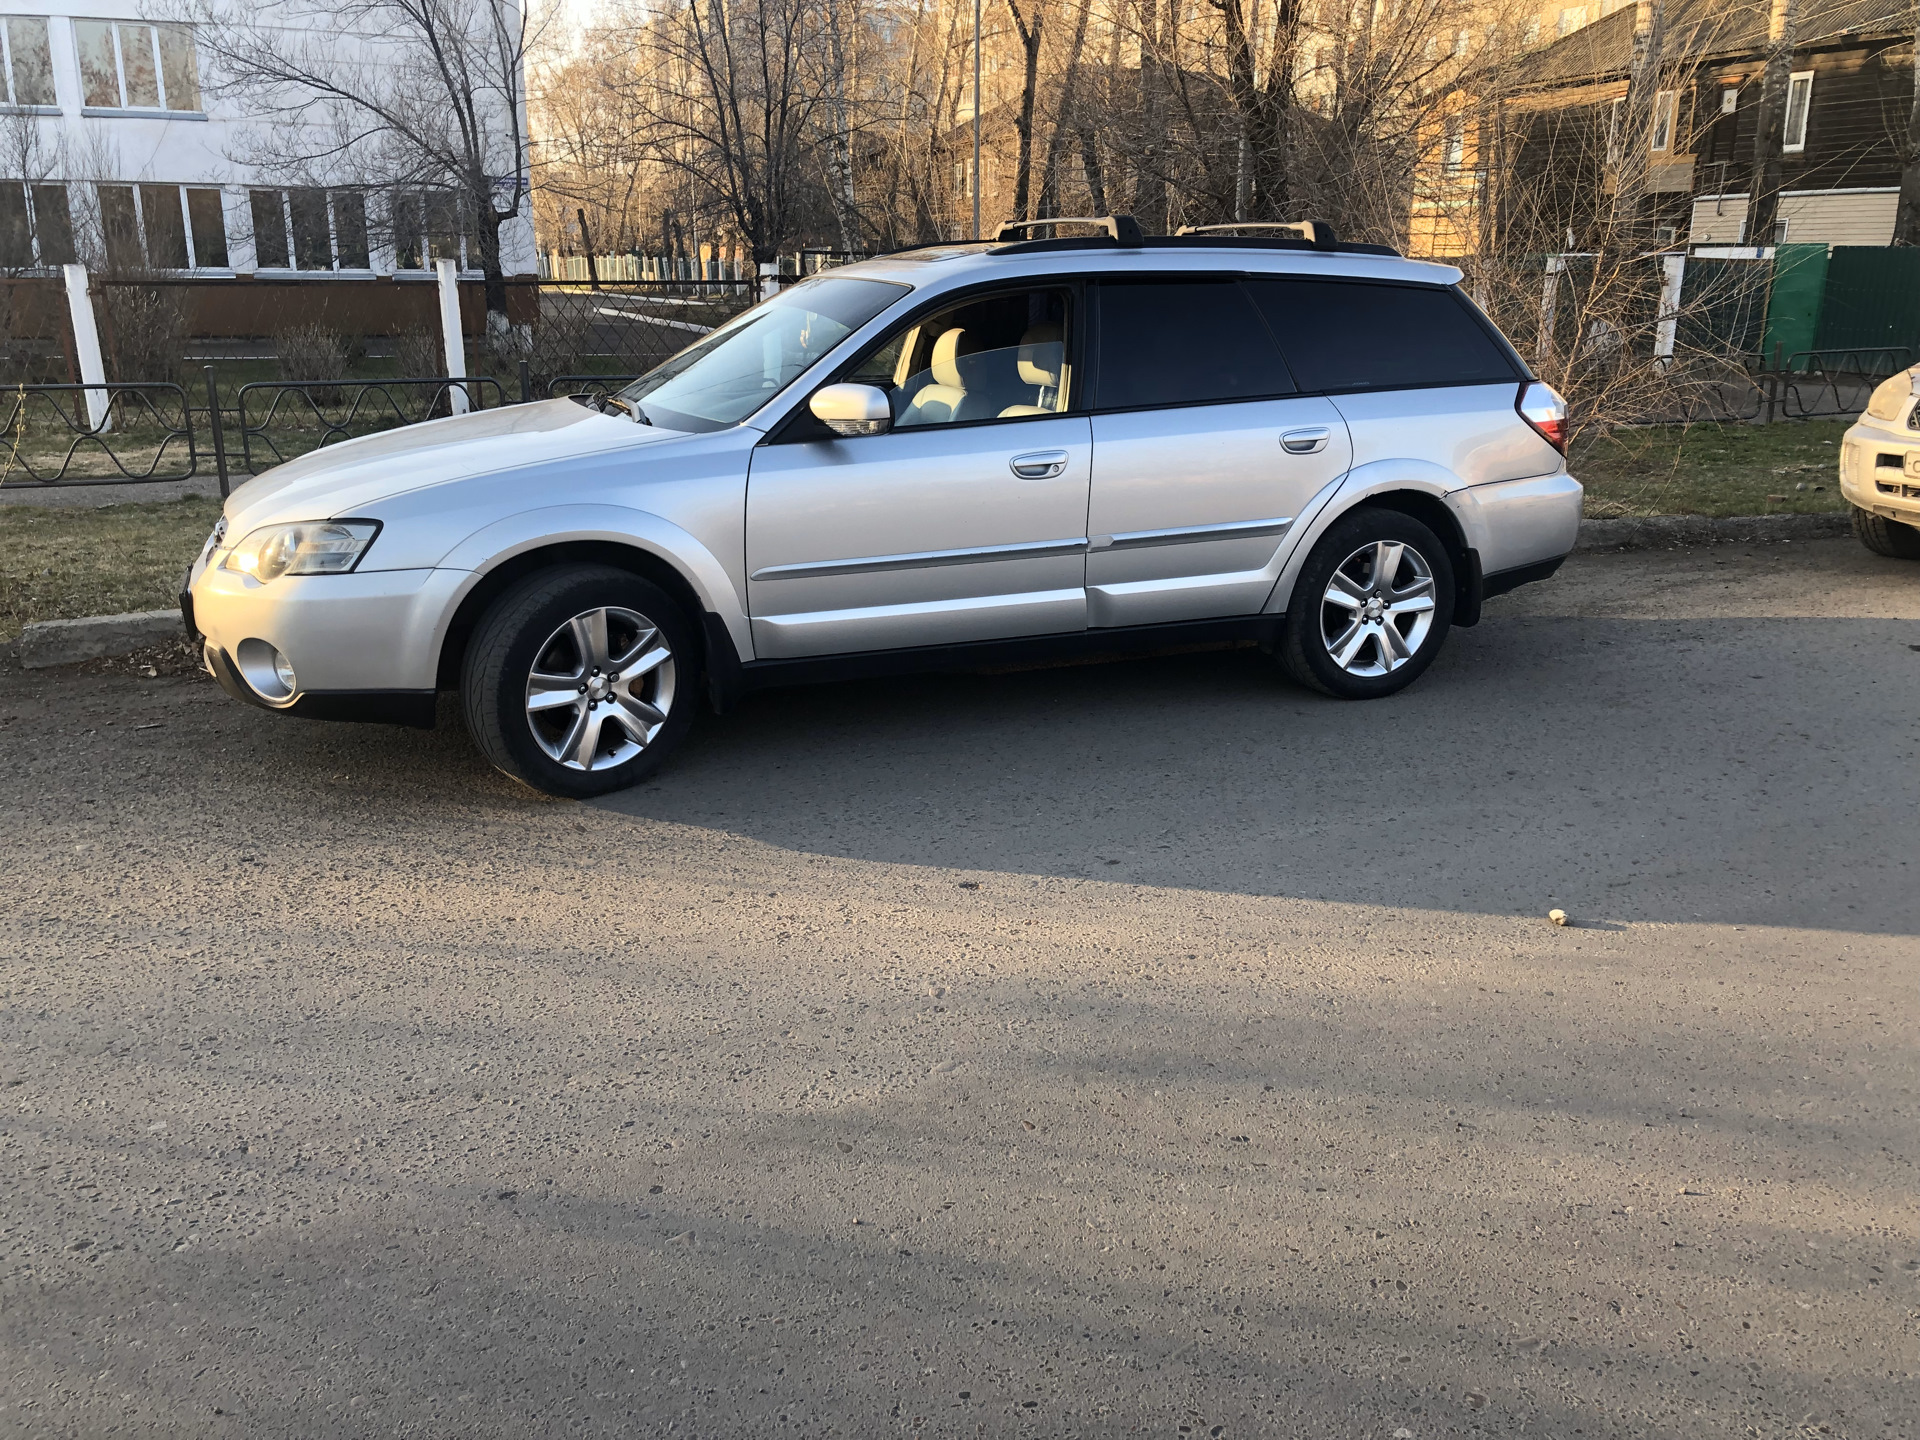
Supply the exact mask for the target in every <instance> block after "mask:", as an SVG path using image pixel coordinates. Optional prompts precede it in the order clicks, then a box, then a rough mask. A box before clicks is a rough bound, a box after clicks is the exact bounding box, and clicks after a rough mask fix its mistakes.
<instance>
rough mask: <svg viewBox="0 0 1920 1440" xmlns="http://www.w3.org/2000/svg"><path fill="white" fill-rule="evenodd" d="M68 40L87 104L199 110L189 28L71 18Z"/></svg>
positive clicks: (110, 107)
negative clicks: (75, 53) (76, 56)
mask: <svg viewBox="0 0 1920 1440" xmlns="http://www.w3.org/2000/svg"><path fill="white" fill-rule="evenodd" d="M9 29H11V27H9ZM73 43H74V48H75V50H76V51H78V53H79V56H80V93H81V99H82V101H83V102H84V103H85V105H86V107H87V108H88V109H90V110H182V111H192V112H198V111H199V109H200V65H199V60H198V58H197V56H196V55H195V53H194V48H193V31H192V29H191V28H190V27H188V26H185V25H149V24H145V23H142V22H139V21H132V20H76V21H74V22H73ZM49 103H50V102H49Z"/></svg>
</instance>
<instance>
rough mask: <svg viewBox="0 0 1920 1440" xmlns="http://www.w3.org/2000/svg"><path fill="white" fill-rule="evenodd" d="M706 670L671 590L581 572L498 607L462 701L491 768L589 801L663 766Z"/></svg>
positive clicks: (544, 580) (524, 587)
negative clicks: (697, 682)
mask: <svg viewBox="0 0 1920 1440" xmlns="http://www.w3.org/2000/svg"><path fill="white" fill-rule="evenodd" d="M697 667H698V652H697V649H696V647H695V643H694V635H693V628H692V625H691V623H690V621H689V620H688V619H687V616H686V614H685V612H684V611H683V610H682V608H681V607H680V605H678V604H677V603H676V602H675V601H674V600H673V598H672V597H671V596H669V595H668V594H667V593H666V592H665V591H664V590H662V589H661V588H660V587H659V586H657V585H654V584H652V583H651V582H649V581H647V580H643V579H641V578H640V577H639V576H637V575H633V574H630V573H628V572H627V571H624V570H616V569H614V568H612V567H611V566H603V565H570V566H563V567H559V568H556V569H553V570H548V571H543V572H541V573H539V574H536V575H532V576H529V577H528V578H527V579H525V580H523V581H522V582H521V583H520V584H518V585H516V586H515V587H513V588H512V589H510V590H508V591H507V592H506V593H505V594H504V595H502V596H501V597H500V598H499V599H498V600H497V601H495V602H494V604H493V607H492V608H491V609H490V610H488V611H487V614H486V616H485V618H483V619H482V620H481V622H480V624H479V626H478V627H477V628H476V629H475V630H474V634H473V640H472V642H471V643H470V644H469V645H468V647H467V654H466V662H465V665H464V667H463V673H462V683H461V698H462V703H463V704H464V706H465V709H466V713H467V727H468V728H469V729H470V730H471V731H472V732H473V738H474V740H475V742H476V743H477V744H478V745H479V746H480V748H481V750H482V751H483V752H485V754H486V756H487V758H488V759H489V760H491V761H492V762H493V763H494V764H495V765H497V766H498V767H499V768H500V769H502V770H504V771H505V772H506V773H507V774H509V775H511V776H513V777H514V778H515V779H516V780H520V781H523V782H524V783H526V784H528V785H531V786H532V787H533V788H534V789H536V790H540V791H544V792H545V793H546V794H548V795H558V796H563V797H568V798H574V799H582V798H585V797H588V796H592V795H604V794H606V793H608V792H609V791H613V790H620V789H624V788H625V787H627V786H629V785H632V784H635V783H637V782H638V781H640V780H643V779H645V778H646V777H647V776H648V775H650V774H652V773H653V772H654V771H655V770H657V769H659V767H660V765H661V764H662V763H663V762H664V761H665V760H666V759H667V757H668V756H669V755H670V754H671V753H672V751H673V749H674V748H675V746H677V745H678V744H679V742H680V740H681V738H682V737H683V736H684V735H685V734H686V732H687V728H688V726H689V725H690V724H691V723H692V719H693V709H694V696H695V694H696V693H697V687H696V685H695V683H694V682H695V680H696V679H697V674H696V671H697Z"/></svg>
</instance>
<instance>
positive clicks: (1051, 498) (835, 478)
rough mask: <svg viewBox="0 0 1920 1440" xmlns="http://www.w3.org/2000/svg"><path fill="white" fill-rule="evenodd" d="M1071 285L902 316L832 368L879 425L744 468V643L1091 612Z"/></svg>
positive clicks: (827, 640)
mask: <svg viewBox="0 0 1920 1440" xmlns="http://www.w3.org/2000/svg"><path fill="white" fill-rule="evenodd" d="M1070 301H1071V295H1070V292H1069V291H1067V290H1066V289H1063V288H1053V287H1048V288H1041V289H1028V290H1017V291H1009V292H999V293H995V294H992V295H987V296H981V297H976V298H971V299H969V300H967V301H965V302H964V303H961V304H957V305H955V306H954V307H952V308H950V309H948V310H946V311H944V312H942V313H940V314H937V315H934V316H931V317H928V318H924V319H921V320H919V321H916V322H914V323H913V324H911V325H908V326H905V327H903V328H902V329H901V330H900V331H899V332H897V333H896V334H894V335H892V336H889V337H887V338H886V339H885V340H884V341H882V342H881V344H880V346H879V347H878V348H877V350H875V351H874V352H873V353H872V354H870V355H869V356H867V357H865V358H864V359H862V360H860V361H858V362H856V365H855V367H854V368H853V370H852V371H851V372H850V373H849V374H847V375H845V376H843V377H841V378H845V379H852V380H859V381H861V382H862V383H868V384H877V385H879V386H881V388H883V389H886V390H887V391H888V392H889V395H890V399H891V400H892V405H893V414H894V420H893V428H892V429H891V430H890V431H889V432H888V433H886V434H884V435H862V436H850V437H839V438H834V439H802V440H797V441H792V442H787V443H769V444H764V445H761V446H759V447H758V448H757V449H756V450H755V451H754V455H753V462H752V468H751V470H750V472H749V476H748V481H747V535H746V555H747V595H748V606H749V613H750V614H751V616H752V621H753V639H754V651H755V654H756V655H758V656H760V657H762V658H768V659H773V658H783V657H792V656H806V655H837V654H850V653H856V652H860V651H869V650H887V649H899V648H904V647H909V646H916V645H940V644H952V643H955V642H961V641H969V640H992V639H1001V638H1006V637H1011V636H1022V635H1045V634H1058V633H1062V632H1071V631H1078V630H1081V629H1083V628H1084V627H1085V625H1086V590H1085V571H1086V545H1087V540H1086V536H1087V486H1088V477H1089V473H1090V464H1091V457H1092V450H1093V446H1092V438H1093V437H1092V427H1091V424H1090V422H1089V421H1088V419H1087V417H1086V416H1085V415H1084V414H1074V413H1070V412H1071V411H1072V410H1073V408H1074V406H1075V404H1076V397H1075V396H1074V395H1073V393H1072V392H1073V388H1074V387H1073V378H1072V375H1071V373H1070V366H1069V364H1068V357H1069V356H1070V355H1071V353H1072V351H1071V349H1070V340H1071V336H1070V333H1069V330H1070V326H1071V323H1072V313H1071V304H1070Z"/></svg>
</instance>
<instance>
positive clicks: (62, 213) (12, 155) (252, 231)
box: [0, 0, 537, 279]
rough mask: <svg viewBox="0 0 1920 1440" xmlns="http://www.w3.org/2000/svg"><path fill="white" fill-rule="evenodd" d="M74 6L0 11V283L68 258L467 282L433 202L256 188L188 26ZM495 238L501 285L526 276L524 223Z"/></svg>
mask: <svg viewBox="0 0 1920 1440" xmlns="http://www.w3.org/2000/svg"><path fill="white" fill-rule="evenodd" d="M87 3H88V8H87V9H86V10H85V11H84V12H82V13H60V12H55V11H53V10H52V9H49V8H34V7H33V6H31V4H29V3H20V0H16V3H15V5H14V6H13V7H12V11H13V13H9V14H6V15H4V16H0V72H3V73H0V79H4V85H5V90H4V95H3V96H0V101H3V102H4V103H0V176H3V177H5V178H4V179H0V271H6V272H11V273H20V272H22V271H29V270H33V269H39V268H43V267H48V266H53V265H60V264H65V263H67V262H69V261H71V260H74V259H76V258H85V259H88V260H91V261H93V262H94V263H104V264H105V265H106V266H107V267H108V268H109V269H114V270H122V271H130V270H149V269H151V270H163V271H170V272H171V271H177V272H182V273H185V274H190V275H200V276H207V277H220V276H233V275H260V276H263V277H265V276H279V277H293V276H299V277H304V278H320V277H324V276H341V277H350V278H359V279H367V278H371V277H374V276H406V275H408V274H419V275H422V276H424V275H426V274H428V273H430V272H431V269H432V265H433V262H434V260H435V259H436V258H440V257H443V256H449V257H452V258H454V259H456V260H458V261H460V263H461V265H462V267H463V268H472V267H473V265H474V263H475V256H474V255H473V253H472V249H473V247H472V242H471V241H470V239H469V238H468V236H467V234H466V231H467V230H468V229H469V227H468V226H467V225H466V224H464V223H463V217H462V216H461V215H460V214H459V213H457V207H455V206H454V205H453V204H452V203H451V202H450V199H449V197H447V196H446V195H445V194H443V193H440V192H435V191H401V192H394V191H389V190H384V189H367V188H359V187H336V188H331V189H323V188H316V187H310V186H299V185H288V184H286V183H284V182H282V181H280V180H278V179H276V178H274V177H273V176H271V175H269V174H266V173H263V172H262V171H261V169H260V168H259V167H257V166H255V165H252V164H249V162H248V158H247V157H248V153H249V150H250V149H251V148H253V141H252V139H251V137H252V136H253V135H254V134H256V133H257V129H256V127H257V124H258V122H257V120H256V117H253V116H250V115H248V114H247V113H246V112H245V110H244V109H243V108H242V106H241V105H240V103H239V102H237V101H234V100H229V99H225V98H214V97H210V96H209V95H208V94H207V90H208V88H209V86H208V84H207V82H208V80H209V79H210V77H209V75H208V74H207V72H206V69H205V61H204V57H203V56H202V55H201V53H200V50H199V47H198V46H197V45H196V44H195V36H194V30H193V27H191V26H189V25H184V24H179V23H173V22H169V21H166V20H160V19H157V18H155V17H153V16H152V15H151V14H148V13H144V12H143V11H142V10H141V9H140V8H139V7H138V5H136V4H125V3H115V0H87ZM334 43H337V44H341V45H352V44H354V43H355V42H354V39H353V37H352V36H351V35H345V36H336V37H334ZM501 239H502V244H503V248H504V251H505V253H504V254H503V257H502V259H503V261H504V266H503V268H504V269H505V270H506V272H507V273H508V274H531V273H534V272H535V271H536V269H537V259H536V255H535V251H534V242H533V228H532V225H531V223H529V222H526V221H521V222H517V223H510V224H509V225H508V226H507V227H505V229H504V230H503V233H502V236H501Z"/></svg>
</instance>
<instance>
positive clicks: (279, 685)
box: [233, 640, 298, 700]
mask: <svg viewBox="0 0 1920 1440" xmlns="http://www.w3.org/2000/svg"><path fill="white" fill-rule="evenodd" d="M233 658H234V663H235V664H237V665H238V666H239V667H240V673H241V675H242V676H244V677H245V679H246V682H247V684H249V685H251V686H252V687H253V691H254V693H255V694H256V695H258V696H259V697H260V698H261V699H263V700H291V699H292V698H293V692H294V690H295V688H296V687H297V685H298V681H297V680H296V679H295V677H294V673H293V662H292V661H291V660H289V659H287V657H286V656H284V655H282V654H281V653H280V652H279V651H278V650H276V649H275V648H274V647H273V646H271V645H269V644H268V643H267V642H266V641H264V640H242V641H241V642H240V644H239V646H238V647H237V648H236V649H235V650H234V653H233Z"/></svg>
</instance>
